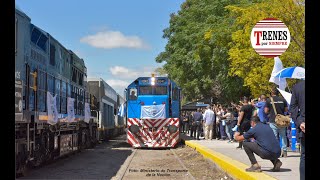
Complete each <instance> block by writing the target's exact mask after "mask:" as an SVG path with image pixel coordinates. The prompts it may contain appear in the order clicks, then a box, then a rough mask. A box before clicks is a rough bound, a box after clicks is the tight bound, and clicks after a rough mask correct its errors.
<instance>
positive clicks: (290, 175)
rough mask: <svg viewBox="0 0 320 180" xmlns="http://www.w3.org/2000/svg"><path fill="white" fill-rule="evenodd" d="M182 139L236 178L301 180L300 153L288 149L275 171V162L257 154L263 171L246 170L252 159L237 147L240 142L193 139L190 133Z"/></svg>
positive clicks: (182, 136)
mask: <svg viewBox="0 0 320 180" xmlns="http://www.w3.org/2000/svg"><path fill="white" fill-rule="evenodd" d="M180 137H181V140H182V142H184V143H185V144H186V145H187V146H190V147H191V148H195V149H196V150H197V151H198V152H199V153H201V154H202V155H204V156H205V157H207V158H209V159H211V160H212V161H214V162H215V163H216V164H217V165H219V166H220V168H221V169H223V170H224V171H226V172H227V173H228V174H230V175H231V176H233V177H234V178H235V179H244V180H247V179H263V180H264V179H279V180H299V179H300V175H299V163H300V153H299V152H292V151H290V149H288V153H287V154H288V157H286V158H280V160H281V162H282V166H281V168H280V171H279V172H273V171H271V170H270V169H272V168H273V164H272V163H271V162H270V161H269V160H263V159H261V158H260V157H259V156H257V155H255V157H256V159H257V161H258V163H259V165H260V166H261V169H262V172H260V173H259V172H246V171H245V169H246V168H248V167H250V166H251V163H250V160H249V158H248V156H247V154H246V153H245V151H244V150H243V149H236V147H237V146H238V143H237V142H235V143H228V141H227V140H224V141H222V140H215V139H214V140H204V139H200V140H193V139H192V138H190V137H189V136H188V135H185V134H181V136H180Z"/></svg>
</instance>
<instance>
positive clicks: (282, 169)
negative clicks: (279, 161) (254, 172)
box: [262, 168, 292, 172]
mask: <svg viewBox="0 0 320 180" xmlns="http://www.w3.org/2000/svg"><path fill="white" fill-rule="evenodd" d="M262 171H266V172H273V171H272V170H271V169H267V170H262ZM288 171H292V170H291V169H288V168H280V171H278V172H288Z"/></svg>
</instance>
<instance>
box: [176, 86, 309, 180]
mask: <svg viewBox="0 0 320 180" xmlns="http://www.w3.org/2000/svg"><path fill="white" fill-rule="evenodd" d="M300 97H301V96H300ZM293 98H299V97H296V96H293ZM297 101H298V100H296V99H295V100H294V103H293V105H292V108H291V106H290V108H291V111H290V113H289V109H288V108H289V107H288V104H287V102H286V100H285V99H284V98H283V97H281V96H280V95H279V92H278V90H277V88H273V89H272V90H271V93H270V95H269V97H267V95H265V94H261V95H260V97H259V98H257V99H251V100H249V98H247V97H243V98H242V100H241V101H239V103H233V102H231V103H229V104H227V105H221V104H211V105H208V106H207V107H206V108H198V109H197V110H196V111H185V112H183V113H182V117H181V120H182V121H181V129H182V133H185V134H188V135H189V136H190V137H192V138H194V139H196V140H200V137H203V139H205V140H212V139H217V140H225V141H227V142H228V143H233V142H238V143H239V145H238V146H237V149H242V148H244V150H245V152H246V153H247V155H248V157H249V159H250V161H251V163H252V166H251V167H250V168H248V169H246V170H247V171H261V167H260V166H259V164H258V163H257V161H256V159H255V157H254V155H253V153H255V154H257V155H259V156H260V157H261V158H262V159H268V160H270V161H271V162H272V163H273V165H274V167H273V169H272V170H273V171H279V170H280V166H281V165H282V162H281V161H280V160H279V159H278V158H279V157H284V158H285V157H287V147H289V145H290V143H289V142H290V140H289V137H288V136H289V135H290V133H291V131H290V126H288V127H279V126H277V124H276V122H275V119H276V115H277V114H282V115H293V116H294V117H292V119H293V120H294V122H296V124H297V125H298V129H301V130H302V131H303V134H304V127H305V125H304V124H305V123H304V105H303V118H300V117H301V113H299V114H297V108H295V107H296V106H298V105H297ZM300 101H301V100H300ZM303 103H304V101H303ZM300 104H301V103H300ZM299 110H301V107H299ZM297 118H298V120H297ZM299 118H300V119H299ZM302 119H303V120H302ZM270 133H271V135H270ZM272 135H274V136H272ZM301 136H302V135H301ZM303 141H304V139H303ZM279 143H280V144H281V147H280V145H279ZM302 143H304V142H302ZM303 146H304V144H303ZM303 148H304V147H303ZM302 151H303V152H301V153H302V157H301V163H300V172H301V171H304V149H302ZM301 169H302V170H301ZM301 174H304V173H303V172H301ZM301 179H303V178H301Z"/></svg>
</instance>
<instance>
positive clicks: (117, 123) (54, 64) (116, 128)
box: [15, 9, 124, 174]
mask: <svg viewBox="0 0 320 180" xmlns="http://www.w3.org/2000/svg"><path fill="white" fill-rule="evenodd" d="M15 34H16V38H15V40H16V43H15V44H16V46H15V154H16V173H17V174H21V173H23V172H24V171H25V169H26V167H27V166H28V165H32V166H39V165H40V164H42V163H44V162H45V161H48V160H51V159H55V158H57V157H61V156H63V155H66V154H70V153H73V152H77V151H79V150H81V149H83V148H88V147H91V146H94V145H95V144H96V143H97V142H98V141H99V140H105V139H108V138H110V137H112V136H114V135H117V134H119V133H123V132H124V131H123V129H124V120H123V118H122V117H119V116H118V115H117V114H118V108H119V107H120V105H121V104H122V103H124V99H123V98H122V97H121V96H120V95H119V94H117V93H116V92H115V90H114V89H112V87H110V86H109V85H108V84H107V83H106V82H104V81H103V80H102V79H98V80H97V79H92V80H88V81H87V69H86V66H85V63H84V60H83V59H81V58H79V57H78V56H77V55H76V54H75V53H74V52H72V51H71V50H68V49H66V48H65V47H64V46H63V45H61V44H60V43H59V42H58V41H57V40H56V39H55V38H53V37H52V36H51V35H50V34H49V33H47V32H45V31H43V30H41V29H40V28H39V27H37V26H35V25H34V24H32V23H31V19H30V18H29V17H28V16H27V15H26V14H25V13H23V12H22V11H20V10H18V9H16V10H15ZM50 97H51V99H50Z"/></svg>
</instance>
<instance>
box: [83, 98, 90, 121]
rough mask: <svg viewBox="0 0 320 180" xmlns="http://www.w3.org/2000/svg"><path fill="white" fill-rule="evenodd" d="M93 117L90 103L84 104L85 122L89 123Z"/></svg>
mask: <svg viewBox="0 0 320 180" xmlns="http://www.w3.org/2000/svg"><path fill="white" fill-rule="evenodd" d="M90 116H91V111H90V105H89V103H85V104H84V121H85V122H87V123H89V121H90Z"/></svg>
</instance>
